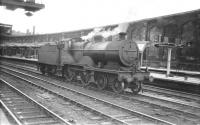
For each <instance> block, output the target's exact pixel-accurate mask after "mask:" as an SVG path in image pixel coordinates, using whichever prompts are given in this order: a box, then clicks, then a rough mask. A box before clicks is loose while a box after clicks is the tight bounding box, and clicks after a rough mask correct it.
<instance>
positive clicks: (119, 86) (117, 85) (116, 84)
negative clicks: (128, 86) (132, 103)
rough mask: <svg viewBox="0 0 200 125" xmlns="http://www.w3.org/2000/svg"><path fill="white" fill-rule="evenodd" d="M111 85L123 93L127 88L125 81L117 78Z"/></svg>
mask: <svg viewBox="0 0 200 125" xmlns="http://www.w3.org/2000/svg"><path fill="white" fill-rule="evenodd" d="M111 87H112V89H113V91H114V92H115V93H122V92H123V91H124V89H125V83H124V82H123V81H121V82H120V81H119V80H117V79H116V80H115V81H114V82H113V83H112V86H111Z"/></svg>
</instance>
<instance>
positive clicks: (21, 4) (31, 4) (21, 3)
mask: <svg viewBox="0 0 200 125" xmlns="http://www.w3.org/2000/svg"><path fill="white" fill-rule="evenodd" d="M0 5H1V6H6V8H7V9H9V10H15V9H17V8H22V9H24V10H25V11H31V12H35V11H39V10H41V9H43V8H44V7H45V5H44V4H40V3H36V2H35V0H0Z"/></svg>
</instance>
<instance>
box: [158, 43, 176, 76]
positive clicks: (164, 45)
mask: <svg viewBox="0 0 200 125" xmlns="http://www.w3.org/2000/svg"><path fill="white" fill-rule="evenodd" d="M155 47H167V55H168V56H167V72H166V76H167V77H168V76H169V75H170V70H171V53H172V48H174V47H176V46H175V44H174V43H156V44H155Z"/></svg>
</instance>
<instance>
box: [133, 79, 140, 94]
mask: <svg viewBox="0 0 200 125" xmlns="http://www.w3.org/2000/svg"><path fill="white" fill-rule="evenodd" d="M141 84H142V82H141V81H135V82H134V83H133V84H131V85H130V88H131V90H132V92H133V94H138V92H140V90H141V88H142V86H141Z"/></svg>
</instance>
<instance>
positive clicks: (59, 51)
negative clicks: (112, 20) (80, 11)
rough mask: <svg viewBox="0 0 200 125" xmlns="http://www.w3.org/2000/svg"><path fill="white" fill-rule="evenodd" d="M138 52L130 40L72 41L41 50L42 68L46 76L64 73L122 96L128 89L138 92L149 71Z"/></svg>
mask: <svg viewBox="0 0 200 125" xmlns="http://www.w3.org/2000/svg"><path fill="white" fill-rule="evenodd" d="M138 56H139V50H138V47H137V44H136V43H135V42H134V41H131V40H114V41H107V40H105V41H104V40H103V41H95V40H93V41H81V42H73V41H71V40H68V41H64V42H60V43H59V44H57V45H46V46H43V47H41V48H40V49H39V58H38V62H39V68H40V70H41V72H42V73H43V74H45V73H48V74H51V73H53V74H58V73H59V72H61V73H62V76H63V77H65V79H66V80H67V81H77V82H80V83H81V84H83V85H84V86H88V85H90V84H95V85H96V86H97V88H98V89H100V90H102V89H105V88H106V87H111V88H112V89H113V91H114V92H116V93H121V92H123V91H124V90H125V89H126V88H129V89H131V90H132V92H133V93H138V92H139V91H140V90H141V84H142V83H143V81H144V80H145V79H148V78H149V72H147V71H141V70H140V69H139V66H138V61H139V58H138Z"/></svg>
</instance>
